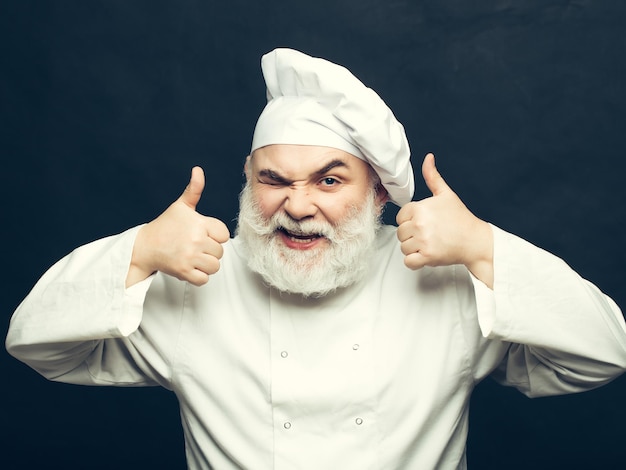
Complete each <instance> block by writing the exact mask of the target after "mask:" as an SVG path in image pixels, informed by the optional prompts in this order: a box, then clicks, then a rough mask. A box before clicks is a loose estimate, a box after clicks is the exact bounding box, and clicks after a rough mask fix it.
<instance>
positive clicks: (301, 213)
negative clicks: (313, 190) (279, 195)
mask: <svg viewBox="0 0 626 470" xmlns="http://www.w3.org/2000/svg"><path fill="white" fill-rule="evenodd" d="M283 209H284V210H285V212H287V214H289V216H290V217H291V218H293V219H294V220H302V219H306V218H308V217H314V216H315V214H316V213H317V210H318V209H317V206H316V205H315V202H314V201H313V198H312V197H311V195H310V193H309V190H308V188H289V193H288V194H287V197H286V198H285V201H284V203H283Z"/></svg>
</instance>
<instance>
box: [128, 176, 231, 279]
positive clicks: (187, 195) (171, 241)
mask: <svg viewBox="0 0 626 470" xmlns="http://www.w3.org/2000/svg"><path fill="white" fill-rule="evenodd" d="M203 190H204V172H203V171H202V168H200V167H195V168H193V170H192V173H191V179H190V181H189V184H188V185H187V188H185V191H184V192H183V194H182V195H181V196H180V197H179V198H178V199H177V200H176V201H175V202H174V203H172V205H170V206H169V207H168V208H167V210H165V212H163V213H162V214H161V215H160V216H159V217H157V218H156V219H155V220H153V221H152V222H150V223H148V224H147V225H145V226H144V227H142V228H141V230H140V231H139V233H138V234H137V239H136V241H135V247H134V249H133V259H132V262H131V269H132V268H133V267H134V268H135V270H136V271H137V272H136V273H135V274H136V275H137V276H136V277H138V278H141V277H143V278H145V277H147V276H149V275H150V274H151V273H153V272H155V271H161V272H163V273H165V274H168V275H170V276H174V277H176V278H177V279H180V280H184V281H188V282H189V283H191V284H193V285H196V286H199V285H202V284H205V283H206V282H207V281H208V280H209V276H210V275H211V274H214V273H216V272H217V271H218V269H219V267H220V263H219V260H220V258H221V257H222V254H223V252H224V251H223V248H222V243H225V242H226V241H228V239H229V237H230V233H229V231H228V228H227V227H226V225H225V224H224V223H223V222H221V221H220V220H218V219H215V218H212V217H206V216H203V215H201V214H199V213H198V212H197V211H196V206H197V205H198V202H199V201H200V197H201V196H202V191H203ZM130 277H131V276H130V272H129V278H130ZM129 280H130V279H127V285H129V284H131V283H132V282H129Z"/></svg>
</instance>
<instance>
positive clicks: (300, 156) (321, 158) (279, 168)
mask: <svg viewBox="0 0 626 470" xmlns="http://www.w3.org/2000/svg"><path fill="white" fill-rule="evenodd" d="M249 165H251V170H252V172H253V173H255V174H258V173H259V172H265V173H266V174H269V173H271V174H274V175H280V176H282V177H284V178H289V179H299V178H307V177H311V176H323V175H326V174H329V173H332V172H335V173H340V174H341V175H342V176H346V177H349V178H351V179H354V180H358V179H361V178H363V179H364V180H369V181H374V182H378V181H380V179H379V177H378V175H377V173H376V172H375V171H374V169H373V168H372V166H371V165H370V164H369V163H368V162H366V161H364V160H362V159H360V158H358V157H355V156H354V155H352V154H351V153H349V152H346V151H345V150H342V149H337V148H333V147H328V146H322V145H300V144H272V145H268V146H265V147H261V148H258V149H256V150H255V151H254V152H252V155H251V156H250V157H249Z"/></svg>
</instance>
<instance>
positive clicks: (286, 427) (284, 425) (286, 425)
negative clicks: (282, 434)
mask: <svg viewBox="0 0 626 470" xmlns="http://www.w3.org/2000/svg"><path fill="white" fill-rule="evenodd" d="M283 427H284V428H285V429H289V428H291V423H290V422H289V421H286V422H285V424H283Z"/></svg>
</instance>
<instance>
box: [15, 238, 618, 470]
mask: <svg viewBox="0 0 626 470" xmlns="http://www.w3.org/2000/svg"><path fill="white" fill-rule="evenodd" d="M135 233H136V230H131V231H129V232H126V233H124V234H122V235H119V236H115V237H110V238H107V239H104V240H100V241H97V242H94V243H92V244H89V245H86V246H84V247H82V248H79V249H77V250H76V251H75V252H74V253H73V254H72V255H70V256H69V257H67V258H65V259H64V260H62V261H60V262H59V263H58V264H57V265H55V266H54V267H52V268H51V269H50V271H49V272H48V273H47V274H46V275H44V277H43V278H42V279H41V280H40V282H39V283H38V284H37V285H36V286H35V287H34V289H33V291H32V293H31V294H30V295H29V296H28V297H27V298H26V299H25V301H24V302H23V303H22V305H21V306H20V307H19V308H18V310H17V312H16V313H15V315H14V317H13V318H12V321H11V326H10V330H9V335H8V337H7V346H8V349H9V352H10V353H11V354H13V355H15V356H16V357H18V358H19V359H21V360H23V361H25V362H26V363H28V364H29V365H31V366H32V367H34V368H35V369H37V370H38V371H39V372H41V373H42V374H44V375H45V376H47V377H48V378H50V379H54V380H60V381H67V382H73V383H82V384H112V385H119V384H123V385H129V384H135V385H154V384H160V385H162V386H164V387H166V388H168V389H171V390H174V391H175V392H176V394H177V396H178V398H179V400H180V405H181V413H182V418H183V428H184V432H185V439H186V447H187V458H188V465H189V468H191V469H205V468H209V467H210V466H211V467H212V468H219V469H235V468H251V469H252V468H254V469H278V470H283V469H287V470H293V469H300V468H302V469H325V468H341V469H364V468H371V469H416V468H417V469H430V468H445V469H454V468H465V451H464V449H465V440H466V435H467V426H468V422H467V419H468V408H467V406H468V402H469V396H470V394H471V392H472V389H473V387H474V385H475V384H476V383H477V381H480V380H481V379H482V378H484V377H485V376H486V375H488V374H490V373H492V372H494V373H495V377H496V378H497V379H499V380H501V381H503V382H505V383H507V384H510V385H514V386H516V387H518V388H519V389H520V390H521V391H522V392H524V393H526V394H528V395H530V396H537V395H545V394H557V393H568V392H578V391H582V390H585V389H589V388H593V387H596V386H599V385H602V384H604V383H607V382H608V381H610V380H611V379H612V378H614V377H616V376H617V375H619V374H620V373H622V372H623V371H624V368H625V367H626V350H625V345H626V333H625V331H626V329H625V326H624V321H623V318H622V315H621V312H620V311H619V309H618V308H617V306H616V305H615V304H614V303H613V302H612V301H611V300H610V299H608V298H607V297H605V296H604V295H603V294H602V293H601V292H600V291H598V290H597V288H595V287H594V286H592V285H591V284H589V283H588V282H586V281H584V280H583V279H581V278H580V277H579V276H578V275H576V274H575V273H574V272H573V271H571V270H570V269H569V268H568V267H567V266H566V265H565V264H564V263H563V262H562V261H561V260H559V259H558V258H555V257H554V256H552V255H550V254H548V253H546V252H544V251H541V250H539V249H538V248H536V247H533V246H532V245H530V244H528V243H526V242H524V241H523V240H520V239H519V238H517V237H514V236H512V235H510V234H507V233H505V232H502V231H501V230H499V229H497V228H494V238H495V273H496V277H495V289H494V291H491V290H490V289H488V288H487V287H486V286H484V285H483V284H481V283H480V282H478V281H476V280H472V279H471V277H470V276H469V274H468V272H467V271H466V269H465V268H464V267H462V266H453V267H445V268H425V269H422V270H419V271H415V272H414V271H410V270H408V269H406V268H405V267H404V265H403V256H402V254H401V252H400V249H399V246H398V241H397V239H396V236H395V230H394V229H393V228H391V227H387V228H385V229H384V230H383V231H382V233H381V235H380V237H379V242H378V246H377V249H376V251H375V253H373V255H372V256H373V259H372V263H373V269H372V272H371V275H370V276H368V277H367V279H366V280H364V281H363V282H362V283H361V284H358V285H355V286H354V287H352V288H349V289H346V290H343V291H341V292H339V293H337V294H336V295H331V296H328V297H326V298H323V299H319V300H307V301H303V300H302V299H301V298H300V297H297V296H287V295H281V294H280V293H278V292H275V291H273V290H272V289H268V288H267V287H265V286H264V285H263V284H262V283H261V282H260V281H259V279H258V278H257V277H256V276H255V275H253V274H252V273H251V272H250V271H249V270H248V269H247V268H246V263H245V260H244V259H242V258H241V257H240V246H239V243H238V241H237V239H235V240H233V241H230V242H228V243H227V244H226V246H225V253H224V257H223V259H222V261H223V262H222V268H221V270H220V271H219V272H218V273H217V274H216V275H214V276H212V277H211V279H210V281H209V283H208V284H207V285H205V286H203V287H200V288H197V287H192V286H190V285H187V284H186V283H183V282H180V281H177V280H175V279H173V278H171V277H168V276H165V275H161V274H157V275H156V276H154V278H153V279H151V280H150V281H147V283H150V282H151V285H150V287H149V290H148V292H147V295H145V301H144V293H145V288H146V287H147V286H146V285H145V284H144V285H138V286H134V287H133V288H131V289H128V290H124V287H123V285H124V279H125V276H126V272H127V269H128V265H129V260H130V255H131V250H132V246H133V242H134V237H135ZM475 296H476V297H475ZM142 303H143V308H142V307H141V304H142ZM477 305H478V307H479V308H478V311H477V308H476V306H477ZM139 320H140V324H139V328H138V329H137V330H136V331H134V332H132V333H130V334H129V335H128V336H125V334H128V333H129V332H128V331H127V329H128V325H129V324H137V323H138V322H139ZM481 325H482V328H483V329H484V333H485V335H487V337H488V338H485V337H484V336H483V334H481ZM102 338H107V339H105V340H104V341H103V340H102ZM511 342H512V343H514V344H511ZM519 342H525V343H527V344H528V345H529V346H522V345H520V344H515V343H519Z"/></svg>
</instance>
